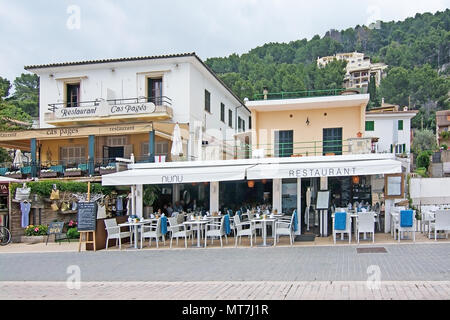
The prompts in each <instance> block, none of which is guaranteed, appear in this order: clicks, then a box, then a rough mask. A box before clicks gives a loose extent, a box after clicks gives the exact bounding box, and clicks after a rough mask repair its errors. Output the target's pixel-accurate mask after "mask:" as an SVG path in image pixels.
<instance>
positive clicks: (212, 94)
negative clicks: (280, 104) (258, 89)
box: [0, 53, 250, 178]
mask: <svg viewBox="0 0 450 320" xmlns="http://www.w3.org/2000/svg"><path fill="white" fill-rule="evenodd" d="M25 69H26V70H27V71H30V72H33V73H35V74H37V75H38V76H39V79H40V95H39V98H40V101H39V119H40V121H39V128H38V129H33V130H24V131H14V132H0V146H2V147H6V148H12V149H20V150H22V152H25V153H26V154H28V155H29V159H28V161H26V163H25V164H24V165H23V166H22V167H21V168H20V177H16V178H26V177H40V178H55V177H58V178H59V177H73V176H94V175H101V174H106V173H111V172H115V171H116V167H117V166H116V159H117V158H127V159H129V158H130V157H131V155H132V154H133V155H134V158H135V161H136V162H138V163H139V162H155V161H156V162H168V161H174V160H176V161H191V160H205V159H215V160H219V159H231V158H233V157H234V148H233V145H234V135H235V133H236V132H237V131H238V129H239V130H244V128H245V126H247V123H248V119H249V116H250V111H249V110H248V109H247V108H246V107H245V106H244V104H243V102H242V101H241V100H240V99H239V98H238V97H237V96H236V95H235V94H234V93H233V92H231V90H230V89H229V88H228V87H227V86H226V85H225V84H224V83H223V82H222V81H221V80H220V79H219V78H218V77H217V76H216V75H215V74H214V73H213V72H212V71H211V70H210V69H209V67H207V66H206V65H205V64H204V63H203V61H202V60H201V59H200V58H199V57H198V56H197V55H196V54H195V53H187V54H177V55H166V56H150V57H137V58H124V59H107V60H96V61H81V62H68V63H54V64H47V65H36V66H27V67H25ZM242 119H245V120H242ZM238 121H239V124H240V126H238ZM242 121H244V122H246V123H242ZM177 123H178V124H179V126H180V129H181V130H180V131H181V138H182V152H181V153H180V154H179V155H176V156H172V155H171V152H170V150H171V147H172V135H173V131H174V127H175V125H176V124H177ZM242 125H244V127H242ZM238 127H239V128H238ZM210 149H213V150H214V151H217V150H218V151H217V152H209V150H210ZM2 167H3V168H2V169H1V171H2V172H1V174H3V175H4V174H5V173H6V172H7V171H11V170H14V168H11V164H5V165H3V166H2Z"/></svg>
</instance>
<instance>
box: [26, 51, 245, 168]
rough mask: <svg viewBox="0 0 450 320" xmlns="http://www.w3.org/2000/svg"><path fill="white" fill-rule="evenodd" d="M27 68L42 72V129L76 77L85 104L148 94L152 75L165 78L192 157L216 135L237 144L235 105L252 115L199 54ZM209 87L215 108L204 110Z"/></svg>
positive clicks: (241, 114)
mask: <svg viewBox="0 0 450 320" xmlns="http://www.w3.org/2000/svg"><path fill="white" fill-rule="evenodd" d="M26 69H27V70H29V71H31V72H33V73H36V74H37V75H38V76H39V77H40V102H39V117H40V127H41V128H49V127H53V126H52V125H51V124H49V123H48V122H47V121H46V114H47V115H48V114H49V113H50V112H51V111H49V105H52V104H63V103H65V102H66V101H65V100H66V93H65V90H66V89H65V88H66V85H67V83H71V82H74V81H75V82H79V83H80V93H79V95H80V97H79V101H80V102H81V103H83V102H87V101H96V100H101V99H104V100H112V99H131V98H133V99H135V98H139V97H146V96H147V78H155V77H161V78H162V96H165V97H168V98H169V99H170V100H171V105H170V108H171V109H172V111H173V116H172V118H171V119H170V120H166V121H169V122H173V123H175V122H178V123H188V124H189V133H190V141H189V151H188V152H189V155H188V156H190V159H193V160H202V157H203V156H202V155H201V154H200V155H199V150H200V149H202V147H201V144H202V142H201V141H202V140H203V141H208V143H211V142H213V143H214V141H211V140H214V139H211V137H215V138H216V139H217V140H220V141H221V142H220V143H218V144H219V145H222V141H223V140H227V141H228V142H229V143H233V139H234V134H235V133H236V132H235V130H236V127H237V123H236V122H237V120H236V119H237V117H236V109H237V114H238V116H239V117H241V118H243V119H246V123H248V119H249V117H250V112H249V110H248V109H246V108H245V107H244V106H243V103H242V102H241V101H240V99H239V98H237V97H236V96H235V95H234V94H232V92H231V91H230V90H229V89H228V88H226V87H225V86H224V84H223V83H222V82H221V81H219V80H218V79H217V78H216V76H215V75H214V74H213V73H212V71H210V70H209V69H208V68H207V67H206V66H205V65H204V64H203V62H202V61H201V60H200V59H199V58H198V57H197V56H196V55H195V54H183V55H174V56H162V57H148V58H145V57H144V58H130V59H117V60H102V61H87V62H80V63H67V64H54V65H44V66H31V67H26ZM205 90H208V91H209V92H210V94H211V107H210V108H211V112H207V111H205ZM221 103H223V104H224V105H225V110H226V122H227V124H225V123H224V122H222V121H221V119H220V115H221V114H220V111H221V110H220V109H221ZM228 110H232V112H233V123H232V128H231V127H229V126H228ZM92 124H95V121H93V122H92ZM196 128H198V129H197V130H196ZM200 128H201V129H202V130H200ZM247 128H248V126H247ZM200 132H202V133H200ZM196 138H197V141H194V140H196Z"/></svg>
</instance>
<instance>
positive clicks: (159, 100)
mask: <svg viewBox="0 0 450 320" xmlns="http://www.w3.org/2000/svg"><path fill="white" fill-rule="evenodd" d="M101 101H102V100H100V99H97V100H93V101H80V102H75V103H70V102H62V103H51V104H49V108H48V110H49V111H51V112H56V110H58V109H60V108H74V107H98V106H100V103H101ZM105 101H106V102H107V103H108V104H109V105H111V106H113V105H129V104H139V103H147V102H153V103H154V104H155V105H156V106H162V105H167V106H172V99H170V98H169V97H166V96H160V97H138V98H127V99H110V100H105Z"/></svg>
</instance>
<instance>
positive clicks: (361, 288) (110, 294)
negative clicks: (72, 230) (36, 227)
mask: <svg viewBox="0 0 450 320" xmlns="http://www.w3.org/2000/svg"><path fill="white" fill-rule="evenodd" d="M70 285H73V283H70ZM118 297H120V299H121V300H142V299H150V300H299V299H302V300H333V299H334V300H335V299H339V300H450V281H384V282H382V283H381V284H380V287H379V289H378V288H369V287H368V285H367V283H366V282H365V281H244V282H242V281H204V282H83V283H81V287H80V289H69V288H68V287H67V284H66V283H65V282H0V299H2V300H16V299H19V300H36V299H39V300H47V299H52V300H66V299H71V300H100V299H106V300H110V299H117V298H118Z"/></svg>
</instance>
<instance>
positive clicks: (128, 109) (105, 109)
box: [55, 101, 156, 119]
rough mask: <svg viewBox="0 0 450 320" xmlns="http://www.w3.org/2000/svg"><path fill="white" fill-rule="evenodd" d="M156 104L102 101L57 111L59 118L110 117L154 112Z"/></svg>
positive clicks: (56, 114) (56, 115)
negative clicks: (96, 104)
mask: <svg viewBox="0 0 450 320" xmlns="http://www.w3.org/2000/svg"><path fill="white" fill-rule="evenodd" d="M155 110H156V106H155V104H154V103H153V102H144V103H127V104H109V103H107V102H104V101H103V102H101V103H100V104H99V105H98V106H86V107H70V108H60V109H57V110H56V111H55V117H56V118H57V119H71V118H92V117H109V116H116V115H132V114H147V113H153V112H155Z"/></svg>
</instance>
